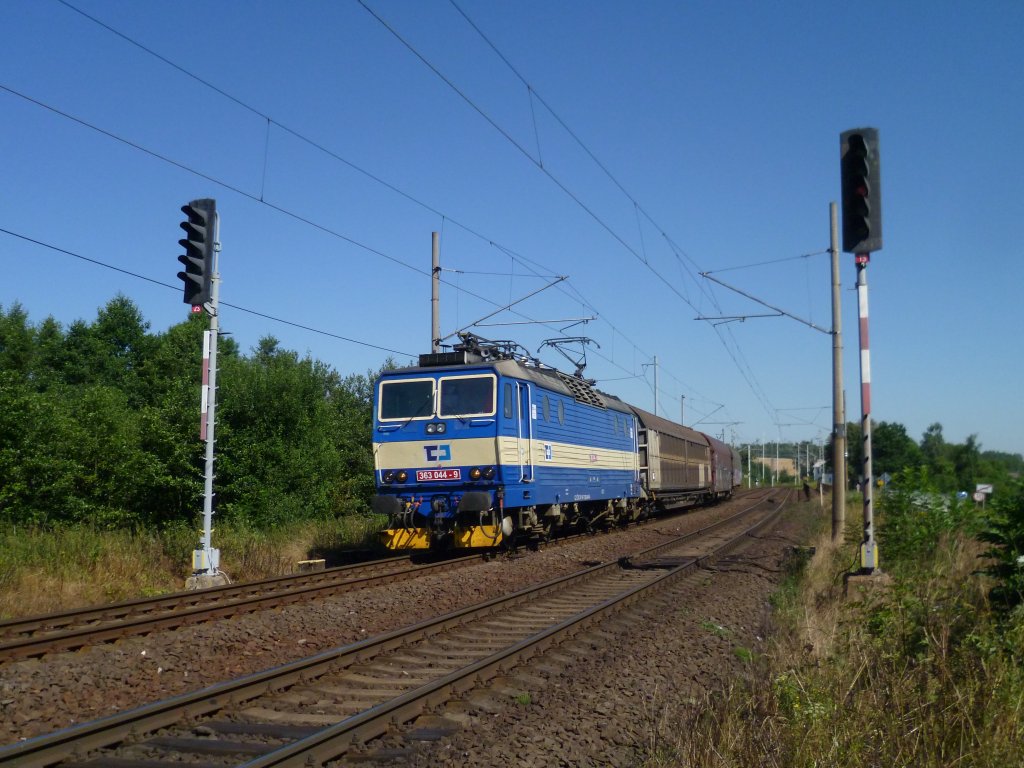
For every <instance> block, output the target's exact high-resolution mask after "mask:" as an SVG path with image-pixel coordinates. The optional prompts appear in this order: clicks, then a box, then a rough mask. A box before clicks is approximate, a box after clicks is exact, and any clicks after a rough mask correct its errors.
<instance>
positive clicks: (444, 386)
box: [438, 376, 494, 417]
mask: <svg viewBox="0 0 1024 768" xmlns="http://www.w3.org/2000/svg"><path fill="white" fill-rule="evenodd" d="M438 415H439V416H442V417H443V416H493V415H494V377H493V376H459V377H457V378H449V377H446V378H442V379H441V410H440V413H439V414H438Z"/></svg>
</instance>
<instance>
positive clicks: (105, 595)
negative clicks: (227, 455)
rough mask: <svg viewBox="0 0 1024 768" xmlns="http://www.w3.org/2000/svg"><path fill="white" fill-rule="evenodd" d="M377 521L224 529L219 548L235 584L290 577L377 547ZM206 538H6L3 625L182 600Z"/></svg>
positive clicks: (22, 534)
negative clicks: (306, 563)
mask: <svg viewBox="0 0 1024 768" xmlns="http://www.w3.org/2000/svg"><path fill="white" fill-rule="evenodd" d="M382 527H383V524H382V520H380V519H378V518H377V517H375V516H372V515H370V516H362V515H349V516H346V517H343V518H339V519H338V520H330V521H327V520H322V521H305V522H301V523H296V524H295V525H293V526H290V527H288V528H282V529H279V530H275V531H270V532H267V531H259V530H255V529H252V528H248V527H240V526H232V525H226V524H225V525H218V527H217V528H216V529H215V530H214V532H213V537H212V538H213V546H214V547H217V548H218V549H220V553H221V570H223V571H224V572H225V573H227V574H228V576H229V577H230V578H231V579H232V580H233V581H249V580H253V579H260V578H266V577H269V576H277V575H281V574H285V573H291V572H292V571H294V570H295V564H296V563H297V562H298V561H300V560H307V559H316V558H325V559H326V560H327V561H328V564H329V565H330V564H332V563H335V562H340V561H341V560H342V559H343V558H344V556H345V554H346V553H347V552H349V551H351V550H352V549H359V548H369V547H371V546H372V544H373V541H374V538H375V535H376V532H377V531H379V530H380V529H381V528H382ZM199 538H200V534H199V532H198V531H196V530H192V529H190V528H186V527H183V526H179V527H173V528H169V529H167V530H165V531H161V532H141V533H138V532H136V533H132V532H128V531H104V530H97V529H92V528H86V527H73V528H62V529H58V530H53V531H41V530H35V529H25V528H17V527H12V528H10V529H6V530H2V531H0V619H6V618H14V617H18V616H31V615H35V614H40V613H51V612H54V611H60V610H67V609H70V608H73V607H78V606H85V605H96V604H101V603H107V602H116V601H120V600H127V599H131V598H134V597H145V596H152V595H159V594H165V593H168V592H176V591H179V590H181V589H183V588H184V583H185V579H186V577H187V576H189V575H190V573H191V569H192V550H194V549H196V548H197V547H199V546H200V545H199Z"/></svg>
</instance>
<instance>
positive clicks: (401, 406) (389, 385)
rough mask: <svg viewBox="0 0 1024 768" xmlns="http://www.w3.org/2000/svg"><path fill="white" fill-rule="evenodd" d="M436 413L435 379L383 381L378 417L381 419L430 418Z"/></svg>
mask: <svg viewBox="0 0 1024 768" xmlns="http://www.w3.org/2000/svg"><path fill="white" fill-rule="evenodd" d="M433 415H434V380H433V379H402V380H391V381H382V382H381V384H380V401H379V405H378V412H377V418H379V419H380V420H381V421H389V420H398V419H401V420H406V419H429V418H431V417H433Z"/></svg>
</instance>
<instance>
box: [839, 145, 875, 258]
mask: <svg viewBox="0 0 1024 768" xmlns="http://www.w3.org/2000/svg"><path fill="white" fill-rule="evenodd" d="M839 164H840V172H841V174H840V175H841V183H842V187H843V250H844V251H846V252H847V253H854V254H863V253H872V252H873V251H880V250H881V249H882V188H881V158H880V156H879V152H878V129H877V128H854V129H852V130H849V131H844V132H843V133H841V134H840V135H839Z"/></svg>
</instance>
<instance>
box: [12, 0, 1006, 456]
mask: <svg viewBox="0 0 1024 768" xmlns="http://www.w3.org/2000/svg"><path fill="white" fill-rule="evenodd" d="M69 2H70V3H71V5H72V6H73V7H69V5H67V4H64V3H61V2H58V0H8V1H7V2H5V3H3V4H2V5H0V21H2V26H3V29H4V46H2V48H0V72H2V73H3V74H2V76H0V86H2V87H0V114H2V120H0V152H2V157H3V158H4V163H3V166H4V173H3V188H4V196H3V200H4V205H3V210H2V213H0V221H2V224H0V228H2V229H4V230H6V231H7V232H6V233H5V232H0V264H2V266H3V270H4V275H5V278H4V280H3V281H2V283H0V305H3V306H4V307H5V308H7V307H9V306H10V305H11V304H12V303H14V302H20V303H21V304H22V305H23V306H24V308H25V309H26V310H28V312H29V314H30V317H31V319H32V320H33V321H36V322H38V321H41V320H42V319H44V318H45V317H46V316H48V315H53V316H54V317H55V318H56V319H58V320H59V321H61V322H62V323H65V324H67V323H70V322H72V321H74V320H75V319H79V318H82V319H86V320H92V319H93V318H95V316H96V311H97V309H98V308H99V307H101V306H103V305H104V304H106V303H107V302H108V301H109V300H110V299H111V298H112V297H113V296H115V295H116V294H118V293H122V294H124V295H127V296H128V297H130V298H131V299H132V300H134V301H135V302H136V303H137V305H138V306H139V307H140V309H141V311H142V313H143V314H144V316H145V317H146V318H147V319H148V320H149V321H150V322H151V324H152V326H151V327H152V330H154V331H162V330H164V329H166V328H167V327H169V326H170V325H172V324H174V323H176V322H179V321H181V320H182V319H184V318H185V317H186V315H187V312H188V308H187V307H186V306H185V305H184V304H183V303H182V299H181V284H180V281H179V280H178V279H177V278H176V276H175V275H176V272H177V271H178V269H179V268H180V265H179V263H178V262H177V260H176V256H177V255H178V254H179V253H181V252H182V251H181V249H180V247H179V246H178V244H177V240H178V238H179V237H180V236H181V230H180V229H179V228H178V222H179V221H181V218H182V216H181V213H180V211H179V207H180V206H181V205H182V204H184V203H186V202H187V201H189V200H191V199H195V198H201V197H213V198H216V200H217V203H218V210H219V212H220V215H221V241H222V247H223V251H222V256H221V270H220V271H221V274H222V278H223V284H222V290H221V299H222V301H224V302H226V303H230V304H232V305H234V307H227V306H225V307H223V308H222V320H221V324H222V328H223V329H224V330H227V331H230V332H231V333H232V334H233V336H234V338H235V339H236V340H237V341H238V342H239V344H240V345H241V347H242V349H243V350H246V351H248V350H250V349H251V348H252V347H254V346H255V345H256V344H257V342H258V340H259V339H260V338H261V337H263V336H266V335H272V336H275V337H276V338H278V339H279V340H280V342H281V344H282V346H284V347H286V348H289V349H295V350H297V351H298V352H300V353H301V354H309V355H311V356H312V357H314V358H317V359H320V360H323V361H325V362H327V363H328V364H330V365H332V366H334V367H335V368H337V369H338V370H339V371H341V372H342V373H352V372H356V373H365V372H366V371H368V370H371V369H377V368H378V367H379V366H380V365H381V363H382V362H383V361H384V359H385V358H386V357H387V356H388V355H391V356H392V357H394V358H395V360H396V361H398V362H399V363H405V362H407V361H409V360H410V359H412V358H413V357H414V356H415V355H417V354H419V353H420V352H424V351H428V349H429V344H430V282H429V272H430V243H431V232H433V231H438V232H440V233H441V260H442V266H443V268H444V269H445V272H444V281H445V283H444V285H443V286H442V290H441V328H442V334H443V335H447V334H450V333H452V332H454V331H455V330H458V329H460V328H463V327H465V326H468V325H470V324H471V323H473V322H474V321H475V320H477V319H478V318H481V317H484V316H485V315H489V314H491V313H493V312H494V311H495V310H496V309H498V308H500V307H502V306H504V305H506V304H509V303H511V302H512V301H514V300H516V299H518V298H520V297H522V296H525V295H526V294H529V293H531V292H534V291H537V290H538V289H540V288H541V287H543V286H544V285H546V284H548V283H549V282H551V279H552V278H551V277H550V276H553V275H565V276H567V277H568V279H567V280H565V281H563V282H562V283H559V284H558V285H557V286H555V287H550V288H548V289H546V290H544V291H541V292H539V293H537V294H536V295H535V296H533V297H532V298H530V299H529V300H527V301H525V302H523V303H521V304H517V305H516V307H515V310H514V313H512V312H508V311H506V312H502V313H500V314H498V315H496V316H494V317H493V318H491V319H490V320H488V321H487V322H488V323H495V322H504V323H517V324H515V325H487V326H484V327H478V328H476V329H475V330H476V332H477V333H479V334H480V335H482V336H488V337H491V338H499V339H513V340H516V341H517V342H519V343H520V344H522V345H523V346H524V347H525V348H526V349H528V350H529V351H530V352H531V353H537V352H538V350H540V357H541V359H542V360H544V361H545V362H547V363H549V364H553V365H558V366H561V367H569V366H568V363H566V362H565V361H564V359H563V358H561V357H560V356H559V355H558V354H557V353H555V352H554V351H553V350H552V349H551V348H550V347H544V348H541V344H542V342H543V341H544V340H545V339H549V338H554V337H557V336H558V335H559V334H561V335H568V336H580V335H585V336H588V337H590V338H592V339H593V340H594V342H595V345H593V346H591V347H590V348H589V354H588V367H587V369H586V375H588V376H589V377H593V378H596V379H598V380H599V382H600V386H601V387H602V388H603V389H605V390H606V391H609V392H612V393H614V394H617V395H619V396H620V397H622V398H623V399H625V400H627V401H629V402H632V403H635V404H636V405H639V406H640V407H643V408H645V409H647V410H654V406H655V403H654V384H655V371H657V382H658V408H657V410H658V412H659V413H661V414H663V415H666V416H668V417H670V418H674V419H679V418H680V411H681V410H682V411H684V413H683V420H684V421H685V422H686V423H687V424H696V425H697V426H698V427H699V428H701V429H703V430H705V431H708V432H711V433H714V434H716V435H722V434H724V436H725V437H726V439H734V440H735V441H736V442H738V443H742V444H745V443H747V442H751V441H775V440H776V439H780V438H781V439H782V440H785V441H794V440H811V441H815V442H819V441H821V440H824V439H827V435H828V433H829V431H830V429H831V422H832V415H831V341H830V337H829V336H828V335H827V334H825V333H821V332H818V331H815V330H813V329H811V328H809V327H807V326H806V325H803V324H801V323H799V322H796V321H795V320H791V319H787V318H784V317H772V318H754V317H750V318H749V319H747V320H745V321H743V322H739V321H734V322H728V323H719V321H708V320H698V319H696V318H697V317H726V316H749V315H757V314H764V313H766V312H768V311H769V310H767V309H765V308H764V307H762V306H760V305H758V304H755V303H753V302H751V301H750V300H748V299H746V298H744V297H743V296H741V295H739V294H738V293H735V292H733V291H730V290H728V289H726V288H724V287H722V286H721V285H718V284H715V283H712V282H710V281H709V280H707V279H705V278H701V277H700V276H699V273H700V272H706V271H711V272H713V273H714V276H715V277H716V278H718V279H720V280H722V281H724V282H726V283H728V284H730V285H732V286H735V287H736V288H739V289H741V290H743V291H744V292H746V293H749V294H752V295H754V296H756V297H757V298H759V299H761V300H762V301H765V302H767V303H769V304H771V305H773V306H776V307H780V308H782V309H784V310H786V311H787V312H789V313H792V314H793V315H797V316H799V317H801V318H804V319H806V320H808V321H810V322H813V323H814V324H816V325H818V326H820V327H822V328H825V329H828V328H829V327H830V324H831V318H830V311H831V304H830V275H829V258H828V255H827V254H826V253H825V251H826V250H827V248H828V243H829V220H828V206H829V203H830V202H831V201H838V199H839V134H840V132H842V131H843V130H846V129H848V128H853V127H858V126H875V127H877V128H878V129H879V131H880V135H881V155H882V188H883V196H884V248H883V250H881V251H879V252H878V253H875V254H873V256H872V260H871V264H870V267H869V269H868V273H867V275H868V284H869V297H870V331H871V368H872V372H871V373H872V382H873V383H872V396H873V417H874V418H875V419H876V420H883V421H890V422H898V423H901V424H903V425H904V426H905V427H906V428H907V431H908V433H909V434H910V435H911V436H912V437H913V438H914V439H920V437H921V434H922V433H923V432H924V430H925V429H926V428H927V427H928V425H929V424H931V423H933V422H936V421H937V422H940V423H941V424H942V425H943V427H944V434H945V436H946V439H947V440H949V441H951V442H962V441H963V440H964V439H965V438H966V437H967V436H968V435H970V434H976V435H977V436H978V440H979V441H980V442H981V444H982V447H983V448H985V449H995V450H1004V451H1011V452H1020V451H1022V450H1024V440H1022V438H1021V428H1022V426H1024V407H1022V404H1021V396H1020V385H1019V383H1018V382H1019V381H1020V379H1021V378H1022V375H1024V363H1022V359H1024V355H1022V352H1024V342H1022V338H1024V320H1022V314H1021V310H1020V304H1019V301H1018V294H1019V292H1020V290H1021V288H1022V287H1024V247H1022V245H1021V232H1020V227H1021V222H1022V221H1024V195H1022V193H1021V186H1022V185H1021V182H1020V180H1021V179H1022V178H1024V149H1022V145H1021V136H1022V135H1024V78H1022V77H1021V74H1022V72H1024V53H1022V48H1021V46H1020V31H1021V29H1024V4H1021V3H1020V2H1016V1H1014V2H987V3H983V4H967V3H949V2H903V3H883V2H879V3H871V2H866V3H861V4H859V5H856V6H851V5H850V4H849V3H839V2H815V3H811V2H801V3H797V2H793V3H782V4H779V3H754V2H693V3H679V2H660V1H654V0H652V1H650V2H635V3H634V2H577V1H575V0H569V1H567V2H555V3H552V2H550V0H545V1H543V2H542V1H540V0H522V1H520V2H503V3H499V2H490V1H484V0H456V3H455V4H453V3H452V2H449V0H418V1H414V0H394V1H391V0H388V1H384V0H364V2H365V5H364V4H362V3H360V2H356V1H355V0H345V1H343V2H332V3H323V2H303V1H298V2H291V3H270V2H245V3H242V2H192V1H190V0H183V1H181V2H175V3H159V2H137V1H135V0H131V1H129V0H124V1H117V0H69ZM74 8H77V9H78V11H81V12H83V13H84V14H88V16H91V17H93V19H90V18H87V17H86V16H85V15H83V13H80V12H78V11H76V10H74ZM371 11H372V13H371ZM375 15H376V16H375ZM377 17H379V18H377ZM97 21H98V22H101V23H102V24H105V25H107V26H108V27H110V28H111V29H108V28H105V27H104V26H101V25H100V24H98V23H97ZM470 22H472V23H470ZM386 25H387V26H386ZM474 26H475V27H476V29H474ZM389 27H390V29H389ZM112 30H114V31H112ZM477 30H479V31H477ZM480 33H483V36H482V35H481V34H480ZM484 36H486V37H484ZM399 38H401V39H399ZM403 41H404V42H403ZM145 49H148V50H145ZM154 54H156V55H154ZM183 70H184V71H183ZM210 86H214V87H215V89H216V90H215V89H214V88H211V87H210ZM43 105H45V106H43ZM72 118H73V119H72ZM90 126H91V127H90ZM114 137H117V138H114ZM8 233H14V234H8ZM24 238H29V239H31V240H36V241H41V242H42V243H45V244H46V245H48V246H53V247H56V248H60V249H64V250H66V251H71V252H73V253H75V254H78V255H80V256H83V257H86V258H88V259H93V260H96V261H100V262H104V263H107V264H110V265H112V266H115V267H117V268H119V269H123V270H128V271H130V272H134V273H137V274H138V275H142V276H144V277H147V278H150V280H151V281H155V282H150V281H147V280H141V279H138V278H135V277H132V276H129V275H126V274H123V273H119V272H115V271H112V270H109V269H105V268H102V267H100V266H97V265H95V264H93V263H90V262H87V261H84V260H82V259H78V258H74V257H72V256H69V255H67V254H65V253H61V252H58V251H55V250H53V249H52V248H49V247H45V246H42V245H39V244H36V243H33V242H30V241H29V240H26V239H24ZM840 258H841V270H842V278H841V279H842V285H843V292H842V301H843V319H842V323H843V346H844V348H845V355H844V366H845V389H846V397H847V417H848V420H851V421H857V420H859V415H860V396H859V392H860V387H859V367H858V359H859V355H858V340H857V301H856V292H855V291H854V290H853V289H854V286H855V281H856V272H855V267H854V263H853V257H852V256H851V255H848V254H841V257H840ZM734 268H735V269H734ZM726 270H728V271H726ZM161 283H162V285H161ZM246 310H248V311H246ZM263 315H269V316H272V317H275V318H281V319H283V320H286V321H288V323H292V324H288V323H283V322H277V321H275V320H272V319H268V318H267V317H265V316H263ZM590 317H593V318H595V319H593V320H590V321H589V322H587V323H586V324H580V325H572V323H573V321H574V320H578V319H581V318H590ZM526 320H544V321H549V322H547V323H546V324H544V325H537V324H525V321H526ZM298 326H304V327H298ZM346 339H347V340H346ZM598 345H599V346H598ZM655 357H657V366H655V365H654V358H655ZM684 397H685V400H684V399H683V398H684Z"/></svg>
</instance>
